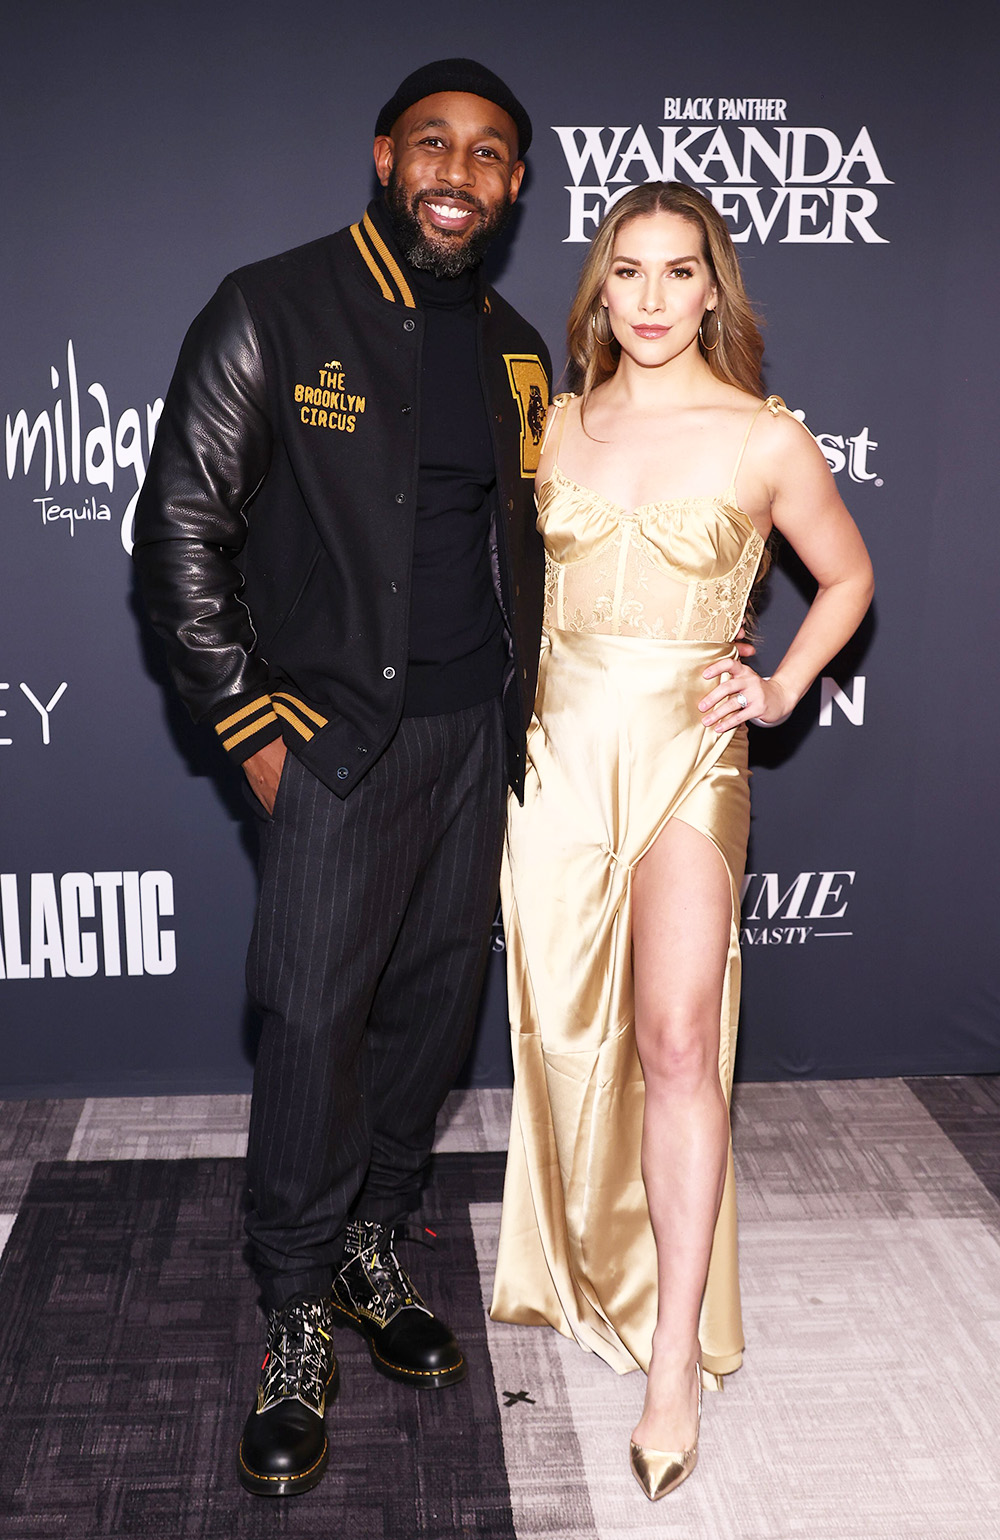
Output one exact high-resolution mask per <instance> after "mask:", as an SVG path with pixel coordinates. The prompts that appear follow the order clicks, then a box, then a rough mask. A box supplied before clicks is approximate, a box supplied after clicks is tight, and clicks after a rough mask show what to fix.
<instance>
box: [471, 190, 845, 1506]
mask: <svg viewBox="0 0 1000 1540" xmlns="http://www.w3.org/2000/svg"><path fill="white" fill-rule="evenodd" d="M569 346H570V355H571V360H572V364H573V365H574V367H575V369H576V371H577V374H578V376H579V378H580V380H581V382H582V394H581V395H579V396H564V397H560V398H558V402H557V404H554V405H555V409H554V411H553V412H552V413H551V414H550V420H549V423H548V426H547V432H546V439H545V443H544V446H543V452H542V459H541V464H540V466H539V470H538V478H537V483H536V486H537V499H538V510H539V512H538V524H539V529H540V530H541V532H542V535H543V537H544V540H545V547H546V614H545V634H544V637H543V643H542V659H541V671H540V674H539V683H538V694H537V696H536V702H535V719H534V720H533V722H532V725H531V728H530V730H529V748H528V754H529V774H528V784H527V788H526V791H525V798H524V805H523V807H518V806H517V805H516V804H514V803H512V805H511V808H510V820H509V831H508V844H507V854H506V859H505V865H504V874H503V901H504V916H505V922H506V928H507V946H508V958H509V963H508V984H509V994H510V1001H511V1018H512V1023H513V1041H514V1059H515V1071H516V1093H515V1105H514V1117H513V1126H512V1130H511V1146H510V1155H509V1159H508V1166H507V1179H506V1188H505V1193H504V1211H503V1221H502V1226H501V1237H500V1252H499V1260H498V1267H497V1277H496V1285H495V1293H494V1299H493V1306H492V1314H493V1316H494V1318H496V1319H499V1320H507V1321H518V1322H526V1323H533V1324H540V1323H543V1322H548V1323H549V1324H551V1325H553V1326H555V1327H556V1328H557V1329H558V1330H559V1331H561V1332H563V1333H564V1334H566V1335H572V1336H574V1337H576V1339H577V1340H578V1341H579V1342H580V1343H581V1344H583V1345H584V1346H586V1347H588V1348H590V1349H591V1350H593V1351H594V1352H596V1353H598V1354H600V1355H601V1357H603V1358H604V1359H606V1360H607V1362H608V1363H610V1364H611V1365H612V1366H613V1367H614V1368H615V1369H617V1370H618V1371H619V1372H625V1371H626V1370H628V1369H631V1368H635V1367H636V1366H637V1365H638V1366H641V1367H642V1368H643V1369H645V1370H646V1371H647V1384H646V1397H645V1403H644V1406H643V1411H642V1416H641V1418H640V1419H639V1423H638V1425H637V1427H636V1428H635V1429H634V1431H633V1434H632V1442H631V1463H632V1468H633V1471H634V1473H635V1475H636V1478H637V1479H638V1481H639V1483H640V1485H641V1486H642V1488H643V1490H644V1492H645V1493H646V1495H647V1496H648V1497H650V1498H651V1499H654V1500H655V1499H656V1498H658V1497H661V1496H663V1495H664V1494H665V1493H666V1492H668V1491H670V1490H672V1489H673V1488H674V1487H675V1486H677V1485H679V1483H680V1482H681V1481H683V1480H684V1479H685V1477H686V1476H687V1475H689V1474H690V1472H691V1470H692V1469H693V1468H694V1464H695V1460H696V1458H697V1442H698V1423H699V1419H700V1413H701V1384H702V1375H703V1374H704V1375H706V1376H708V1377H711V1379H713V1380H714V1379H716V1378H717V1377H718V1376H720V1375H724V1374H727V1373H730V1372H731V1371H733V1370H734V1369H737V1368H738V1367H739V1365H740V1362H741V1356H742V1348H743V1338H742V1330H741V1324H740V1312H739V1293H738V1284H737V1275H736V1214H735V1204H734V1196H733V1178H732V1159H731V1153H730V1139H729V1110H728V1099H729V1093H730V1090H731V1085H732V1067H733V1052H734V1048H735V1036H736V1018H737V1011H738V1006H739V943H738V929H737V924H738V900H739V885H740V879H741V877H742V874H743V867H744V862H745V858H746V843H747V833H748V827H749V791H748V771H747V727H746V724H747V722H748V721H750V720H755V721H757V722H759V723H762V724H765V725H773V724H775V723H777V722H780V721H783V720H784V718H785V717H786V716H787V715H788V714H789V712H790V711H791V710H792V709H793V707H794V706H795V705H796V703H797V702H798V701H799V700H801V698H802V696H803V695H804V694H805V692H806V691H807V689H808V688H809V686H810V685H811V683H812V682H813V680H814V679H815V678H816V676H817V675H818V674H819V672H820V670H821V669H822V668H823V667H824V666H825V665H826V664H827V663H828V662H829V661H830V659H831V658H833V657H834V655H835V654H836V653H837V652H838V651H839V650H840V649H841V648H842V647H843V646H844V644H845V643H846V642H847V640H848V639H849V637H850V636H851V635H852V634H853V632H854V631H855V629H856V627H857V625H858V623H859V621H860V620H861V618H862V616H863V615H864V613H865V610H866V609H867V607H868V603H869V600H870V598H871V592H872V581H871V566H870V563H869V560H868V555H867V552H866V551H865V548H864V544H863V543H862V540H861V537H860V535H859V533H858V531H857V528H856V526H855V525H854V523H853V521H852V520H851V518H850V515H849V514H848V512H847V510H846V509H845V507H844V505H843V503H842V502H841V500H840V497H839V496H838V494H837V491H836V488H835V486H834V482H833V478H832V476H831V475H830V472H829V470H828V468H827V465H826V462H825V460H824V459H823V456H822V454H821V453H820V451H819V449H818V447H817V445H816V444H815V442H814V441H813V439H812V438H811V436H810V435H809V434H808V432H807V431H806V430H805V429H804V428H803V427H802V426H801V424H800V423H799V422H798V421H797V420H796V419H795V418H793V417H792V416H791V414H790V413H788V412H787V410H786V408H785V406H784V404H783V403H782V402H781V400H780V399H779V398H778V397H769V398H768V399H767V400H766V401H763V400H762V399H761V383H760V359H761V355H762V352H763V345H762V342H761V339H760V334H759V332H758V330H757V326H756V324H755V321H754V318H753V314H752V311H751V309H750V305H749V302H748V300H747V297H746V293H745V290H744V288H743V284H742V280H741V278H740V273H739V267H738V264H737V261H736V255H735V252H734V250H733V246H732V242H731V240H730V238H729V234H728V231H727V230H726V226H725V224H724V222H723V220H722V218H721V217H720V215H719V214H718V213H716V211H715V209H714V208H713V207H712V205H711V204H710V203H709V202H708V201H707V200H706V199H705V198H703V197H702V196H701V195H700V194H699V193H697V192H695V191H694V190H693V189H691V188H689V187H686V186H684V185H682V184H681V183H677V182H668V183H651V184H649V185H647V186H644V187H638V188H635V189H633V190H632V191H631V192H629V193H628V194H626V196H625V197H623V198H622V199H621V200H620V201H619V202H618V203H617V204H615V205H614V207H613V208H612V209H611V210H610V212H609V213H608V215H607V217H606V218H605V220H604V222H603V224H602V225H601V227H600V230H599V231H598V233H597V235H596V237H595V239H594V241H593V244H592V246H591V250H590V253H589V255H588V258H587V261H586V263H585V264H584V268H583V273H582V276H581V279H580V285H579V289H578V291H577V295H576V299H575V301H574V303H573V308H572V311H571V313H570V320H569ZM772 529H777V530H779V531H780V532H781V533H782V534H783V535H784V536H785V537H786V538H787V539H788V540H789V542H790V544H791V545H792V546H793V547H794V549H795V551H796V552H797V554H798V555H799V557H800V558H801V560H802V561H803V562H804V563H805V565H806V566H807V568H808V569H809V570H810V572H811V573H812V575H813V577H814V578H815V580H816V583H817V585H818V591H817V594H816V598H815V600H814V601H813V604H812V606H811V608H810V609H809V611H808V614H807V615H806V617H805V620H804V621H803V623H802V625H801V626H800V628H799V630H798V633H797V634H796V636H795V638H794V640H793V641H792V644H791V646H790V647H789V649H788V651H787V653H786V654H785V656H784V658H783V659H782V661H781V663H780V664H779V666H778V668H777V669H776V670H775V672H774V674H773V675H772V676H771V677H770V678H769V679H762V678H760V677H759V676H758V675H757V674H756V673H755V672H754V671H753V669H752V668H751V667H750V666H749V665H748V664H747V663H746V662H744V661H743V659H742V658H741V657H740V655H739V650H738V648H737V646H736V638H737V637H738V635H739V633H740V631H741V627H742V626H743V623H744V619H745V615H746V610H747V604H748V600H749V596H750V590H751V587H752V585H753V583H754V580H755V577H756V576H757V574H758V572H759V570H760V568H761V565H762V559H763V557H764V549H765V542H766V541H767V538H768V536H769V534H770V533H771V531H772ZM706 1382H707V1381H706ZM721 1383H722V1381H721V1379H720V1380H718V1384H719V1385H720V1386H721Z"/></svg>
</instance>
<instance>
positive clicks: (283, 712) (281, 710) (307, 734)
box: [274, 700, 316, 743]
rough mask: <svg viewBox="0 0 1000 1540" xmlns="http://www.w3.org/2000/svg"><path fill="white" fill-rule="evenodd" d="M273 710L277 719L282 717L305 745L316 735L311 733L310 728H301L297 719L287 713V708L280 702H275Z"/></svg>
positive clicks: (292, 714) (289, 712) (291, 713)
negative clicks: (289, 723) (277, 716)
mask: <svg viewBox="0 0 1000 1540" xmlns="http://www.w3.org/2000/svg"><path fill="white" fill-rule="evenodd" d="M274 709H275V711H276V712H277V713H278V715H279V717H284V719H285V721H286V722H291V724H292V726H293V727H294V728H295V731H296V732H297V733H299V734H300V735H301V736H302V737H303V738H305V740H306V742H307V743H308V741H309V739H310V738H315V736H316V734H315V733H314V732H313V730H312V728H311V727H303V725H302V723H301V722H300V721H299V719H298V717H297V716H295V715H294V713H293V712H291V711H289V709H288V707H287V706H283V705H282V704H281V701H280V700H276V701H275V703H274Z"/></svg>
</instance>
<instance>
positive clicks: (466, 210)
mask: <svg viewBox="0 0 1000 1540" xmlns="http://www.w3.org/2000/svg"><path fill="white" fill-rule="evenodd" d="M420 207H421V209H424V210H426V213H427V218H428V221H429V223H430V224H432V225H433V226H434V228H435V229H437V230H454V231H464V230H467V229H468V228H469V226H470V225H471V224H472V223H473V221H474V220H476V219H477V218H478V217H479V210H478V209H476V208H475V207H473V206H472V205H471V204H469V203H468V202H466V200H465V199H464V198H463V199H459V198H448V197H439V196H437V195H434V196H432V197H428V196H426V195H425V196H423V197H422V198H421V199H420Z"/></svg>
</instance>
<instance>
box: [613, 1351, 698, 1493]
mask: <svg viewBox="0 0 1000 1540" xmlns="http://www.w3.org/2000/svg"><path fill="white" fill-rule="evenodd" d="M695 1372H696V1374H697V1376H698V1428H697V1431H696V1432H695V1436H694V1443H693V1444H692V1445H691V1448H690V1449H681V1450H676V1449H672V1450H665V1449H646V1448H644V1447H643V1445H642V1444H637V1443H635V1442H634V1441H631V1442H630V1443H629V1464H630V1465H631V1467H632V1474H633V1476H634V1477H635V1479H636V1481H638V1483H639V1485H640V1486H641V1487H642V1490H643V1492H644V1493H645V1495H646V1496H647V1497H648V1498H649V1500H650V1502H651V1503H655V1502H657V1501H658V1500H659V1499H660V1498H661V1497H666V1495H667V1493H668V1492H672V1491H673V1490H674V1488H675V1487H679V1486H680V1484H681V1482H682V1481H686V1480H687V1478H688V1477H689V1476H690V1474H691V1472H692V1471H693V1470H694V1468H695V1466H696V1465H697V1463H698V1437H699V1434H700V1432H701V1365H700V1364H699V1365H698V1368H697V1370H696V1371H695Z"/></svg>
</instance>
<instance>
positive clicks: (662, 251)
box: [601, 212, 718, 368]
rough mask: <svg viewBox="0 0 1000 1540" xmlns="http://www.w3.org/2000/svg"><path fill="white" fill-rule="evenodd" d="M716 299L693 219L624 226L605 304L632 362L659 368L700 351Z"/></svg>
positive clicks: (666, 217) (654, 218) (641, 218)
mask: <svg viewBox="0 0 1000 1540" xmlns="http://www.w3.org/2000/svg"><path fill="white" fill-rule="evenodd" d="M717 297H718V295H717V291H716V286H715V283H714V281H713V278H712V274H711V271H710V270H709V266H708V263H707V262H706V261H705V258H704V256H703V254H702V235H701V230H700V228H699V226H698V225H696V224H694V223H693V222H692V221H691V220H690V219H685V218H683V216H682V215H680V214H666V213H663V212H658V213H655V214H637V215H636V216H635V218H634V219H628V220H626V221H625V223H624V224H623V225H622V226H621V228H620V229H619V231H618V234H617V237H616V240H615V245H614V256H613V258H612V262H611V269H610V272H609V273H608V276H607V278H606V279H605V282H604V287H603V289H602V290H601V302H602V304H605V305H607V307H608V319H609V321H610V322H611V329H612V331H613V332H614V334H615V336H616V337H617V338H618V341H619V342H620V343H621V347H622V352H623V353H626V354H627V355H628V356H629V358H631V359H633V360H634V361H635V362H636V363H638V364H641V365H643V366H646V367H650V368H655V367H656V366H657V365H659V364H664V363H668V362H669V361H670V360H671V359H673V358H677V357H678V356H679V355H680V354H681V353H683V352H685V351H686V350H687V349H688V348H690V347H692V346H695V345H696V339H697V336H698V327H699V325H700V324H701V320H702V317H703V316H704V314H705V311H706V310H708V309H709V308H711V307H712V306H714V305H715V303H716V300H717ZM713 326H714V323H713Z"/></svg>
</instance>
